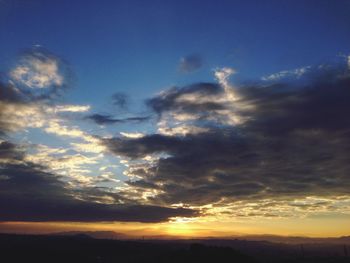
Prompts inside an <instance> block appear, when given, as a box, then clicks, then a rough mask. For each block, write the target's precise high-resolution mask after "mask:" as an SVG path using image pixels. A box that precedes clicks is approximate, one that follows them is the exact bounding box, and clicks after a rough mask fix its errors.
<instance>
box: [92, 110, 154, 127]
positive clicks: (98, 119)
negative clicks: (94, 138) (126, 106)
mask: <svg viewBox="0 0 350 263" xmlns="http://www.w3.org/2000/svg"><path fill="white" fill-rule="evenodd" d="M86 119H89V120H92V121H94V122H95V123H97V124H99V125H103V124H116V123H126V122H135V123H139V122H144V121H147V120H149V119H150V117H149V116H145V117H129V118H123V119H116V118H113V117H112V116H111V115H104V114H97V113H96V114H92V115H89V116H87V117H86Z"/></svg>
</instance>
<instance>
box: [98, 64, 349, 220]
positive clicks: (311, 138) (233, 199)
mask: <svg viewBox="0 0 350 263" xmlns="http://www.w3.org/2000/svg"><path fill="white" fill-rule="evenodd" d="M308 74H309V75H308V76H304V77H305V78H307V81H305V82H300V83H299V85H296V84H295V83H293V84H292V85H290V84H289V83H288V81H286V82H283V80H281V81H280V82H279V83H271V84H269V83H265V82H263V83H258V84H251V85H247V86H242V87H239V88H234V87H227V85H228V82H227V78H226V76H223V75H218V76H219V82H220V80H221V84H220V85H218V84H211V83H198V84H194V85H191V86H186V87H178V88H172V89H170V90H168V91H165V92H162V93H161V94H159V95H158V96H156V97H154V98H152V99H150V100H148V101H147V104H148V105H149V106H150V107H151V109H153V110H154V112H155V113H157V114H158V116H159V123H160V125H161V124H164V123H166V125H167V126H169V125H173V129H175V128H177V129H179V128H185V127H190V125H192V126H191V127H195V128H201V129H204V130H201V132H188V133H175V132H174V133H166V134H164V133H163V134H161V133H158V134H149V135H146V136H143V137H140V138H123V137H118V138H109V139H105V140H104V145H105V146H107V147H108V148H109V150H110V151H111V152H113V153H115V154H116V155H118V156H125V157H128V158H130V160H132V162H131V164H130V166H129V170H128V172H127V174H128V175H129V176H131V177H132V178H134V179H133V180H130V181H129V183H128V184H129V186H130V188H131V189H137V191H138V193H139V196H140V198H141V196H144V192H149V193H153V194H150V195H149V196H148V197H147V200H148V202H149V203H156V204H163V205H164V204H165V205H174V204H185V205H189V206H206V205H209V204H210V205H212V206H217V207H220V206H221V207H225V206H232V205H234V204H239V203H240V202H251V203H254V202H255V203H257V202H261V201H262V200H265V203H266V204H272V203H274V205H275V202H277V201H281V202H282V201H283V202H282V203H283V204H284V205H285V206H289V207H290V209H292V205H288V203H289V202H291V201H293V200H295V199H304V200H306V199H307V198H309V197H310V196H315V197H319V198H322V197H323V198H332V197H334V196H348V195H349V194H350V190H349V189H350V177H349V171H350V165H349V164H350V159H349V157H348V152H349V150H350V139H349V138H350V137H349V128H350V121H349V118H348V115H349V113H350V104H349V99H350V89H349V87H350V75H349V71H348V68H347V66H346V65H336V66H327V65H326V66H323V67H317V68H313V69H310V70H309V72H308ZM220 77H221V78H220ZM230 95H232V96H231V97H230ZM169 116H171V117H172V119H171V121H169ZM233 119H236V120H237V121H236V122H234V121H232V120H233ZM192 130H194V129H193V128H192ZM148 156H153V157H154V158H155V159H152V162H146V163H145V162H143V161H142V162H141V161H140V162H139V163H137V164H134V165H133V163H135V162H137V160H142V159H145V158H149V157H148ZM269 200H270V201H271V200H273V201H274V202H268V201H269ZM266 204H265V205H266ZM307 205H308V203H307V202H306V204H305V206H307ZM310 206H311V204H310ZM343 209H344V208H343ZM347 209H348V208H347ZM263 210H264V209H263V208H261V209H260V208H258V209H256V211H255V214H256V215H258V214H259V211H260V214H261V215H263V214H264V213H265V212H264V213H263ZM271 211H273V210H271ZM344 211H345V209H344ZM231 213H233V211H231ZM270 214H271V213H270Z"/></svg>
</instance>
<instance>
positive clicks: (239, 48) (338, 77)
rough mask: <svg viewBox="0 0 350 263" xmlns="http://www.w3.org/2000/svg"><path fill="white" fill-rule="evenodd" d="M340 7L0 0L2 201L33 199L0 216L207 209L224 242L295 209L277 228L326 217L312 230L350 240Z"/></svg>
mask: <svg viewBox="0 0 350 263" xmlns="http://www.w3.org/2000/svg"><path fill="white" fill-rule="evenodd" d="M349 13H350V1H348V0H346V1H345V0H344V1H341V0H338V1H330V0H329V1H324V0H318V1H316V0H309V1H302V0H300V1H299V0H294V1H274V0H269V1H258V0H256V1H249V0H245V1H243V0H242V1H233V0H232V1H225V0H219V1H196V0H192V1H151V0H150V1H141V0H139V1H121V0H120V1H112V0H110V1H109V0H104V1H97V0H91V1H80V0H76V1H68V0H60V1H44V0H31V1H25V0H0V73H1V75H0V163H2V164H4V165H3V166H0V172H1V173H0V183H1V182H2V183H4V182H5V183H6V185H5V183H4V185H5V186H6V187H7V188H9V189H10V190H6V191H7V192H6V191H3V192H5V194H3V192H2V190H1V189H2V188H1V184H0V201H1V198H3V200H8V202H13V200H14V199H13V198H14V196H15V197H16V196H17V195H18V193H20V192H21V191H20V190H17V188H13V189H12V188H11V187H13V186H14V185H20V186H23V191H24V192H25V193H26V191H27V189H33V193H28V195H29V196H33V197H34V199H33V200H31V199H30V200H22V202H18V203H16V205H14V206H13V208H12V210H11V209H10V208H7V207H5V208H6V209H10V210H9V211H8V215H9V217H8V218H7V220H8V221H11V220H14V219H15V221H16V220H18V218H20V219H22V220H23V221H40V220H43V219H42V218H40V213H39V212H40V211H48V212H47V215H46V216H47V217H46V220H48V219H47V218H49V219H50V220H53V221H57V220H63V221H65V220H67V221H69V220H73V221H74V220H75V221H77V219H79V220H81V221H89V222H90V221H91V220H92V221H93V220H96V221H98V222H100V221H133V222H134V221H136V222H153V223H157V222H165V221H169V220H170V221H171V220H173V219H174V218H175V219H176V218H195V222H200V223H205V222H206V223H207V222H211V223H210V224H209V225H208V227H209V228H210V227H213V222H214V221H215V220H216V219H215V218H214V217H213V215H217V216H218V217H220V219H221V220H222V221H223V222H224V223H223V225H221V226H222V229H223V231H224V232H225V231H226V230H227V227H230V226H232V225H234V221H235V220H236V221H235V222H236V223H237V222H238V221H239V220H245V218H249V219H251V220H252V221H251V222H252V223H251V224H252V225H251V226H252V228H251V229H250V230H249V231H248V232H250V233H253V232H254V231H253V230H252V229H255V227H258V225H259V224H260V221H259V220H263V221H264V220H266V221H264V222H265V223H266V225H264V226H261V225H259V227H260V230H259V231H261V232H264V233H271V231H273V227H271V225H269V221H268V220H270V219H273V218H274V220H279V219H281V218H284V219H286V218H288V220H289V222H292V221H293V220H294V218H295V215H297V217H298V220H297V219H295V221H293V222H294V223H290V225H289V226H287V225H286V226H285V227H286V228H285V229H287V230H288V231H289V232H288V231H287V232H288V233H296V232H293V231H297V232H298V233H304V234H309V233H307V232H305V231H306V230H307V227H306V225H304V228H303V227H301V228H300V229H298V228H297V226H298V224H299V223H300V224H301V225H302V222H303V221H302V218H305V217H310V218H326V217H327V216H330V217H332V218H335V219H334V220H337V219H339V220H340V221H339V222H340V223H339V227H338V228H334V229H333V230H332V231H333V232H332V231H331V232H327V233H326V232H325V231H323V230H322V229H323V228H324V225H325V224H326V223H325V221H322V220H321V219H319V220H321V221H317V223H316V224H315V229H313V230H312V231H313V232H312V233H311V234H312V235H319V236H325V235H340V234H348V233H350V232H346V231H350V229H349V227H348V226H347V228H346V229H345V227H344V224H343V223H344V222H343V221H344V218H349V217H350V195H349V192H348V189H349V187H350V178H349V173H348V171H349V169H350V167H349V163H350V162H349V160H348V159H346V157H344V156H348V149H350V146H349V145H350V141H349V139H348V138H347V136H346V134H347V132H348V130H349V129H350V123H349V120H348V118H347V117H344V116H348V115H349V114H350V108H349V103H348V100H349V99H350V97H349V96H350V93H349V91H348V89H347V87H348V85H349V83H350V77H349V76H350V34H349V32H350V16H349ZM329 138H334V140H329ZM348 146H349V147H348ZM347 147H348V148H347ZM23 171H24V172H23ZM22 174H25V175H26V176H28V178H29V179H25V180H23V178H21V176H22ZM30 178H32V179H30ZM48 178H49V180H48ZM31 180H32V181H31ZM38 181H39V182H42V184H37V186H32V185H31V183H33V182H34V183H35V182H38ZM12 182H14V183H12ZM21 184H23V185H21ZM27 185H30V186H31V187H33V188H30V187H28V188H27ZM6 187H5V188H6ZM46 189H48V191H47V192H50V191H51V192H52V193H53V194H52V195H51V194H48V195H47V196H46V198H45V199H43V200H41V199H40V198H42V196H43V195H42V192H43V190H44V191H45V192H46ZM11 191H12V192H11ZM1 195H2V196H1ZM67 196H71V197H72V198H71V199H69V198H68V199H67ZM73 197H74V198H73ZM36 198H39V199H36ZM16 200H17V199H16ZM38 200H39V201H40V202H39V201H38ZM17 201H18V200H17ZM17 201H16V202H17ZM58 201H59V202H58ZM35 202H39V204H38V205H33V204H36V203H35ZM50 202H52V203H53V204H55V205H56V206H57V207H58V209H57V211H51V210H50V207H52V204H51V203H50ZM56 202H58V203H56ZM101 203H102V204H105V205H106V206H99V205H96V204H101ZM1 204H2V203H1V202H0V208H1ZM26 204H28V207H31V206H33V212H31V213H28V214H25V213H23V214H21V211H22V209H20V208H21V207H22V205H26ZM67 207H68V208H70V209H68V210H74V211H75V210H76V211H82V213H81V214H76V215H73V216H72V217H65V212H66V210H65V209H66V208H67ZM72 207H73V208H74V209H72ZM75 207H76V208H79V209H75ZM82 207H83V208H82ZM106 207H107V208H108V209H107V210H108V211H109V212H108V211H106V210H105V208H106ZM5 208H3V209H5ZM129 208H131V210H130V211H131V212H130V213H129V214H128V216H125V214H124V212H125V211H129V210H128V209H129ZM35 209H38V211H39V212H38V213H36V212H37V211H36V210H35ZM60 209H61V210H60ZM80 209H81V210H80ZM125 209H126V210H125ZM208 209H209V210H208ZM111 211H112V212H113V211H115V212H116V214H113V213H110V212H111ZM121 211H122V212H121ZM135 211H136V212H135ZM138 211H139V212H138ZM145 211H146V212H145ZM147 211H148V212H147ZM206 211H210V213H209V214H205V213H206ZM145 214H147V216H145ZM89 215H90V216H91V215H94V216H95V215H96V217H93V218H91V217H90V216H89ZM149 215H152V216H149ZM62 218H63V219H62ZM72 218H73V219H72ZM0 220H1V218H0ZM196 220H197V221H196ZM232 220H233V221H232ZM237 220H238V221H237ZM281 220H282V219H281ZM175 221H176V220H175ZM180 221H181V220H180ZM171 222H172V221H171ZM181 222H183V221H181ZM241 222H242V221H241ZM276 222H277V221H276ZM278 222H279V223H281V225H283V221H278ZM336 222H338V221H336ZM265 223H264V224H265ZM304 223H305V222H304ZM328 223H329V222H328V221H327V224H328ZM316 226H317V228H316ZM288 227H289V228H288ZM341 227H343V228H341ZM293 229H294V230H293ZM224 232H223V233H224ZM282 232H283V231H282ZM282 232H281V233H282ZM208 233H210V231H209V232H208ZM285 233H286V232H284V234H285Z"/></svg>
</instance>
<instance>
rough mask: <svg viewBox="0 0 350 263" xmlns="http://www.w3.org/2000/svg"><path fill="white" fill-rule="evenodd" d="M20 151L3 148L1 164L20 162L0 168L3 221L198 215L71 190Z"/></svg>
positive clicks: (93, 190)
mask: <svg viewBox="0 0 350 263" xmlns="http://www.w3.org/2000/svg"><path fill="white" fill-rule="evenodd" d="M18 151H19V149H18V147H17V146H16V145H15V144H13V143H10V142H2V143H1V144H0V160H3V159H16V160H17V161H21V162H20V163H11V162H7V163H3V164H2V165H1V167H0V175H1V178H2V179H1V184H0V210H1V216H0V221H33V222H36V221H39V222H45V221H76V222H97V221H98V222H100V221H138V222H161V221H166V220H168V219H169V218H170V217H175V216H189V217H191V216H194V215H196V214H197V212H196V211H195V210H191V209H185V208H167V207H160V206H152V205H142V204H139V203H137V202H130V201H128V200H127V199H125V198H123V197H121V196H119V195H118V194H116V193H111V192H107V191H103V190H101V189H99V188H96V187H94V188H87V187H85V188H80V189H72V188H71V187H70V186H69V185H68V184H67V183H65V182H63V181H62V180H60V177H58V176H55V175H54V174H52V173H50V172H47V171H45V167H44V166H40V165H36V164H33V163H31V162H28V161H25V160H24V159H23V158H22V153H21V152H18ZM107 201H108V202H107ZM9 204H11V205H9Z"/></svg>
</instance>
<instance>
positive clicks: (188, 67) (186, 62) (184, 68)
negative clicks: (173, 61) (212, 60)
mask: <svg viewBox="0 0 350 263" xmlns="http://www.w3.org/2000/svg"><path fill="white" fill-rule="evenodd" d="M202 66H203V58H202V57H201V56H200V55H198V54H191V55H188V56H185V57H182V58H181V59H180V63H179V70H180V71H181V72H183V73H191V72H194V71H196V70H198V69H199V68H201V67H202Z"/></svg>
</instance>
